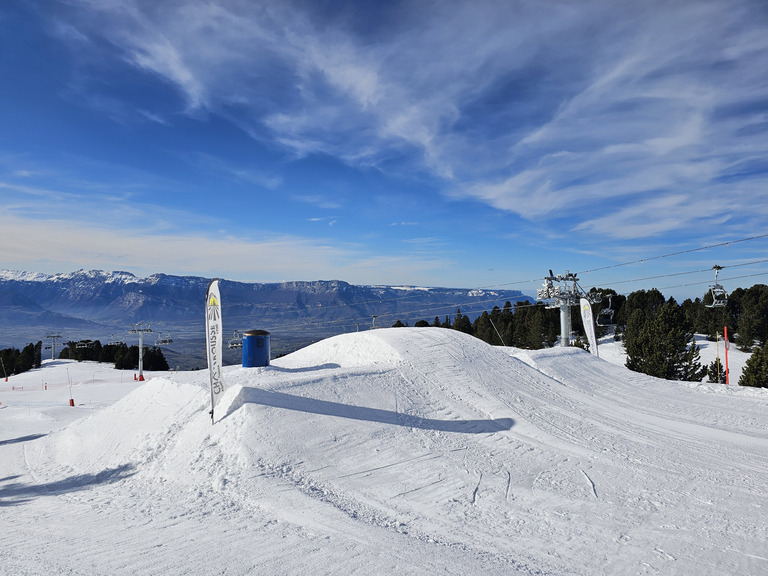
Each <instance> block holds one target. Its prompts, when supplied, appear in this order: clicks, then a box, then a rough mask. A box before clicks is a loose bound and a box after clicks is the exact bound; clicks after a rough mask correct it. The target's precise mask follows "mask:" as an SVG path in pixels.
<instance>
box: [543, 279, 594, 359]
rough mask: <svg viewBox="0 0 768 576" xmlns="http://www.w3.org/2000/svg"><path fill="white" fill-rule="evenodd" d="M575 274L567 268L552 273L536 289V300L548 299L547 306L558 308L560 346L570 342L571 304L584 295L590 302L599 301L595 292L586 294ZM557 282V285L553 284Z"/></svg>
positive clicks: (577, 302) (576, 304)
mask: <svg viewBox="0 0 768 576" xmlns="http://www.w3.org/2000/svg"><path fill="white" fill-rule="evenodd" d="M578 280H579V279H578V278H577V277H576V274H571V273H570V272H568V270H566V271H565V274H557V275H555V274H553V273H552V270H550V271H549V276H546V277H545V278H544V284H543V288H539V289H538V290H537V291H536V300H548V301H549V303H548V304H547V308H560V346H562V347H567V346H570V344H571V306H578V305H579V300H580V299H581V298H582V297H584V298H586V299H587V300H588V301H589V302H590V304H596V303H597V302H600V295H599V294H597V293H589V294H587V293H586V292H584V290H582V289H581V287H580V286H579V284H578ZM555 283H557V285H555Z"/></svg>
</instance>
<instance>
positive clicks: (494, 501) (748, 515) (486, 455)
mask: <svg viewBox="0 0 768 576" xmlns="http://www.w3.org/2000/svg"><path fill="white" fill-rule="evenodd" d="M613 346H614V348H613V349H612V348H611V347H610V346H608V347H606V348H605V349H602V348H601V356H603V357H608V358H617V357H620V352H617V351H616V349H615V348H616V347H618V345H613ZM604 352H605V353H604ZM702 359H703V360H704V361H706V362H709V361H711V359H710V358H708V356H707V354H705V350H702ZM65 369H66V370H68V372H65ZM68 377H69V378H68ZM732 377H733V378H732V383H733V384H735V381H736V380H737V379H738V378H737V375H735V374H732ZM68 379H69V380H71V381H72V382H73V385H72V396H73V397H74V399H75V404H76V406H75V408H71V407H69V406H68V398H69V397H70V396H69V394H70V391H69V388H68V386H67V382H68ZM224 379H225V381H226V383H227V391H226V392H225V394H224V396H223V397H222V399H221V401H220V403H219V405H218V408H217V412H216V414H217V416H216V422H215V425H214V426H211V421H210V417H209V414H208V410H209V402H210V397H209V396H210V395H209V390H208V374H207V371H198V372H181V373H164V374H161V375H155V376H154V377H151V376H150V378H149V379H148V381H147V382H145V383H137V382H134V381H133V380H132V374H131V373H121V372H119V371H115V370H112V369H110V368H107V367H103V366H100V365H98V364H92V363H80V364H77V363H64V362H61V361H60V362H50V363H46V364H45V365H44V367H43V368H42V369H40V370H35V371H32V372H30V373H25V374H22V375H19V376H15V377H12V378H11V380H12V381H13V380H16V384H14V385H15V386H19V387H21V386H23V388H24V390H23V391H18V390H17V391H10V387H11V385H12V384H13V382H10V383H9V384H8V385H6V387H4V388H2V389H0V392H1V394H0V402H2V405H0V456H1V458H0V543H1V544H2V546H0V562H2V565H3V570H4V572H5V573H8V574H34V575H37V574H40V575H43V574H45V575H63V574H68V575H93V574H118V575H121V574H130V575H132V576H134V575H135V576H141V575H150V574H152V575H154V574H166V575H181V574H195V575H200V574H226V575H245V574H298V573H307V574H309V573H311V574H353V573H358V574H395V575H398V576H400V575H407V574H435V573H444V574H462V575H466V574H512V575H531V574H552V575H577V574H578V575H590V576H594V575H616V574H646V573H647V574H658V573H661V574H683V575H691V576H694V575H695V576H702V575H708V574H712V575H715V574H716V575H718V576H721V575H723V574H739V575H752V574H765V573H767V572H768V544H766V526H768V520H766V509H765V506H766V478H767V477H768V392H766V390H764V389H748V388H740V387H738V386H735V385H731V386H728V387H727V386H725V385H717V384H698V383H689V382H669V381H664V380H659V379H656V378H652V377H649V376H645V375H643V374H638V373H634V372H630V371H628V370H627V369H626V368H624V367H623V366H620V365H618V364H617V363H611V362H609V361H606V360H605V359H600V358H596V357H594V356H592V355H590V354H589V353H587V352H584V351H583V350H580V349H577V348H553V349H548V350H539V351H526V350H519V349H513V348H495V347H492V346H489V345H487V344H485V343H483V342H482V341H480V340H478V339H475V338H473V337H470V336H467V335H465V334H462V333H460V332H458V331H453V330H444V329H437V328H424V329H418V328H396V329H382V330H374V331H368V332H360V333H354V334H347V335H342V336H337V337H334V338H330V339H328V340H324V341H322V342H319V343H317V344H315V345H312V346H309V347H307V348H305V349H302V350H300V351H298V352H295V353H294V354H291V355H289V356H286V357H284V358H280V359H276V360H273V361H272V365H271V366H268V367H264V368H247V369H246V368H241V367H238V366H230V367H225V368H224ZM46 381H47V382H48V383H49V386H48V390H44V389H43V388H44V383H45V382H46ZM51 383H53V384H51ZM56 383H58V384H56ZM80 416H84V417H82V418H79V419H76V418H77V417H80ZM62 426H63V427H62ZM51 430H54V431H51Z"/></svg>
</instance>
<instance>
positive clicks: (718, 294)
mask: <svg viewBox="0 0 768 576" xmlns="http://www.w3.org/2000/svg"><path fill="white" fill-rule="evenodd" d="M712 269H713V270H714V271H715V283H714V284H713V285H712V286H710V287H709V293H710V294H711V295H712V303H711V304H705V306H706V307H707V308H722V307H723V306H725V305H726V304H727V303H728V293H727V292H726V291H725V288H723V287H722V286H721V285H720V284H718V283H717V275H718V273H719V272H720V270H722V269H723V267H722V266H718V265H717V264H715V265H714V266H713V267H712Z"/></svg>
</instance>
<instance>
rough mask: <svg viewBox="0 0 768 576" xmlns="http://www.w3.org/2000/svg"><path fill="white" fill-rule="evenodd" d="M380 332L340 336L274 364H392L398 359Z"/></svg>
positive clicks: (399, 357)
mask: <svg viewBox="0 0 768 576" xmlns="http://www.w3.org/2000/svg"><path fill="white" fill-rule="evenodd" d="M383 332H385V331H382V330H376V331H369V332H356V333H354V334H341V335H339V336H334V337H332V338H328V339H326V340H323V341H321V342H318V343H316V344H312V345H311V346H307V347H306V348H303V349H301V350H299V351H297V352H294V353H293V354H290V355H288V356H286V357H285V358H282V359H280V360H279V361H276V362H275V364H278V365H280V366H283V367H285V368H298V367H308V366H317V365H334V366H336V367H345V368H348V367H354V366H366V365H371V364H396V363H397V362H400V361H401V360H402V358H401V356H400V354H399V353H398V352H397V350H395V348H393V347H392V345H391V344H389V343H388V342H387V340H386V338H382V337H380V336H381V334H382V333H383Z"/></svg>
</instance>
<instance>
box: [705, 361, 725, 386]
mask: <svg viewBox="0 0 768 576" xmlns="http://www.w3.org/2000/svg"><path fill="white" fill-rule="evenodd" d="M707 382H713V383H718V382H719V383H721V384H725V366H724V365H723V362H722V360H713V361H712V363H711V364H710V365H709V366H707Z"/></svg>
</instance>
